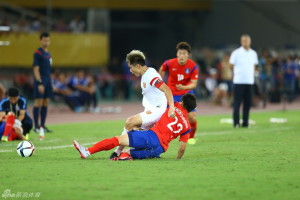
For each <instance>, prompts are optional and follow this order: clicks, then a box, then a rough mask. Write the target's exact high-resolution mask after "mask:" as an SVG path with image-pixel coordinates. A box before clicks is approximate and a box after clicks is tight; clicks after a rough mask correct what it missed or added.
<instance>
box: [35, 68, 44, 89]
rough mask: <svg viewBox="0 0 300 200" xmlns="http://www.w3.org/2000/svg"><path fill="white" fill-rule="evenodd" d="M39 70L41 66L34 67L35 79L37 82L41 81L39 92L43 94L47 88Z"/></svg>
mask: <svg viewBox="0 0 300 200" xmlns="http://www.w3.org/2000/svg"><path fill="white" fill-rule="evenodd" d="M39 70H40V67H39V66H34V67H33V74H34V77H35V80H37V82H38V83H39V86H38V90H39V93H40V94H43V93H44V92H45V88H44V85H43V84H41V83H42V78H41V74H40V71H39Z"/></svg>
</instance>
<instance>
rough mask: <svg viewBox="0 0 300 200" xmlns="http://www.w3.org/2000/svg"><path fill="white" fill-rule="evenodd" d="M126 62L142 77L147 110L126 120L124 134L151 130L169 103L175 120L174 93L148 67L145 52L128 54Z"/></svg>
mask: <svg viewBox="0 0 300 200" xmlns="http://www.w3.org/2000/svg"><path fill="white" fill-rule="evenodd" d="M126 61H127V63H128V66H129V68H130V72H131V73H132V74H133V75H135V76H137V77H140V76H141V77H142V79H141V88H142V94H143V106H144V108H145V109H144V111H143V112H141V113H138V114H136V115H134V116H131V117H129V118H128V119H127V120H126V124H125V127H124V131H123V133H122V134H126V133H127V131H130V130H132V129H134V130H137V129H150V128H151V127H152V126H153V125H154V124H155V123H156V122H157V121H158V120H159V119H160V117H161V116H162V114H163V113H164V112H165V111H166V109H167V104H168V103H169V106H170V109H169V111H168V116H169V117H172V118H174V117H175V114H174V111H175V108H174V100H173V95H172V92H171V90H170V88H169V87H168V86H167V85H166V84H165V83H164V81H163V80H162V78H161V76H160V75H159V73H158V72H157V71H156V70H155V69H154V68H151V67H148V66H146V57H145V55H144V54H143V52H141V51H139V50H132V51H131V52H130V53H129V54H127V57H126ZM123 148H124V147H123V146H119V147H118V148H117V149H116V150H115V152H114V153H113V154H112V155H111V156H110V159H112V160H114V159H115V158H117V157H118V156H119V154H120V153H121V151H122V150H123Z"/></svg>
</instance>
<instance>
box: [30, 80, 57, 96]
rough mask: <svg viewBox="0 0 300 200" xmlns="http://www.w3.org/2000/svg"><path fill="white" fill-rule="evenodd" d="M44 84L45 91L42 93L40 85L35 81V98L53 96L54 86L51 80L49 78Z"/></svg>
mask: <svg viewBox="0 0 300 200" xmlns="http://www.w3.org/2000/svg"><path fill="white" fill-rule="evenodd" d="M43 85H44V87H45V92H44V94H40V93H39V89H38V86H39V85H38V83H37V82H36V81H35V82H34V86H33V97H34V98H35V99H47V98H52V97H53V88H52V83H51V80H47V81H45V82H43Z"/></svg>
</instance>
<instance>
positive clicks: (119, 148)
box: [115, 127, 128, 156]
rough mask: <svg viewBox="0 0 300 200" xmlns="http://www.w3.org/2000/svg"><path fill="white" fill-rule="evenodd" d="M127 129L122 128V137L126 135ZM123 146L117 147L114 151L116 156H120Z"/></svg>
mask: <svg viewBox="0 0 300 200" xmlns="http://www.w3.org/2000/svg"><path fill="white" fill-rule="evenodd" d="M127 131H128V130H127V129H126V128H125V127H124V130H123V132H122V135H124V134H126V133H127ZM124 147H125V146H118V147H117V148H116V150H115V152H116V153H117V154H118V156H119V155H120V154H121V152H122V151H123V149H124Z"/></svg>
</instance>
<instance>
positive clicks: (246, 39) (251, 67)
mask: <svg viewBox="0 0 300 200" xmlns="http://www.w3.org/2000/svg"><path fill="white" fill-rule="evenodd" d="M250 45H251V38H250V36H249V35H242V36H241V47H240V48H238V49H236V50H234V51H233V52H232V54H231V56H230V59H229V63H230V65H231V67H232V68H233V87H234V89H233V95H234V102H233V122H234V123H233V125H234V127H236V128H238V127H239V126H240V123H239V121H240V113H239V112H240V106H241V103H243V124H242V127H248V120H249V111H250V107H251V100H252V88H253V85H254V73H255V66H256V65H257V64H258V57H257V53H256V52H255V51H254V50H253V49H251V48H250Z"/></svg>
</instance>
